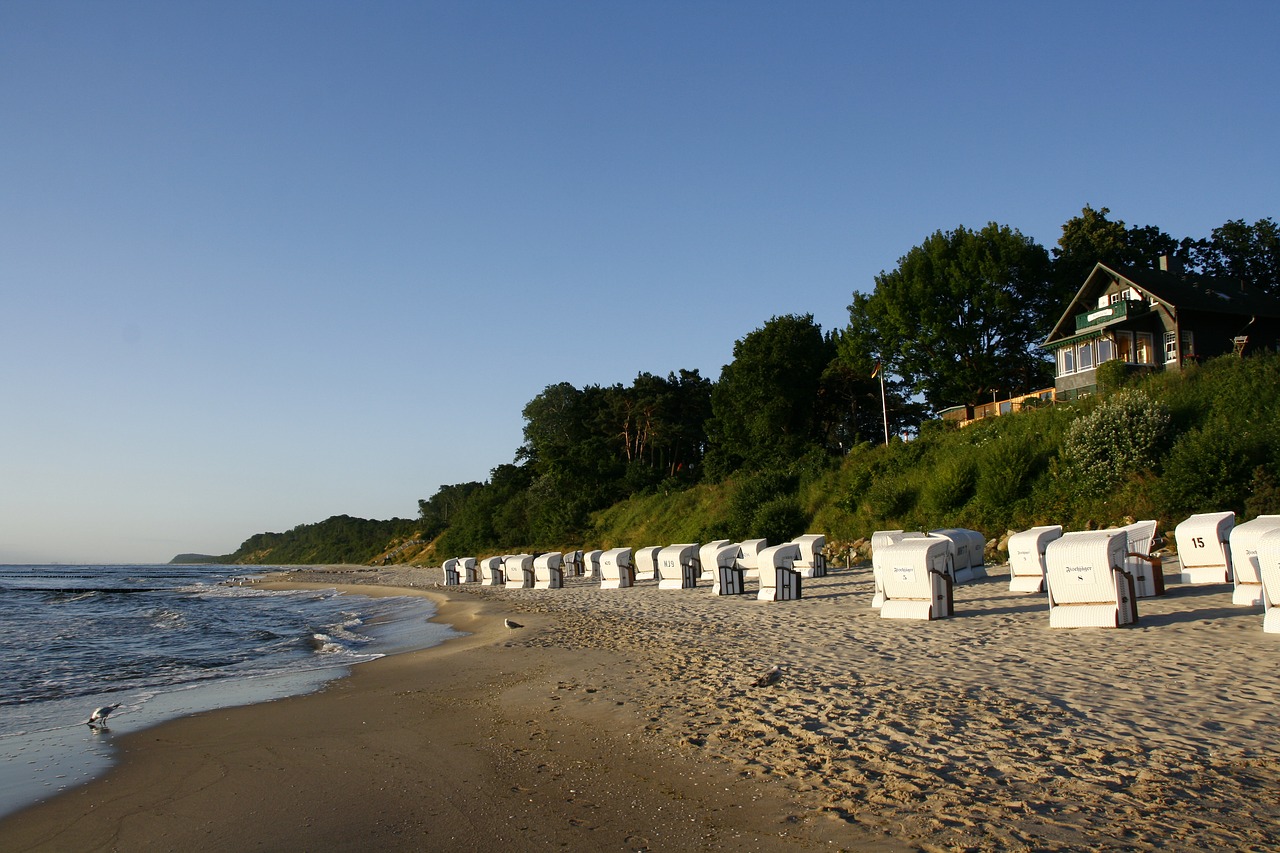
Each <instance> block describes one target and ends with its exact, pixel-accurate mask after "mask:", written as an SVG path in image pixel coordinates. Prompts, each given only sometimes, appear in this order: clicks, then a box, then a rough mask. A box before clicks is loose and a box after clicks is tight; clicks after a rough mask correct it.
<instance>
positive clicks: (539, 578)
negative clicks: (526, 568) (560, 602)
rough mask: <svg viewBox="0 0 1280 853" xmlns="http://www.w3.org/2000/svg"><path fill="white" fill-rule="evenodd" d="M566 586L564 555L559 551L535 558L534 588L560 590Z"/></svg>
mask: <svg viewBox="0 0 1280 853" xmlns="http://www.w3.org/2000/svg"><path fill="white" fill-rule="evenodd" d="M563 586H564V555H563V554H561V553H560V552H559V551H552V552H550V553H548V554H539V555H538V556H536V557H534V558H533V588H534V589H560V588H562V587H563Z"/></svg>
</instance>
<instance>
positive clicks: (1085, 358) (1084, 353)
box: [1080, 341, 1093, 370]
mask: <svg viewBox="0 0 1280 853" xmlns="http://www.w3.org/2000/svg"><path fill="white" fill-rule="evenodd" d="M1091 367H1093V341H1089V342H1088V343H1083V344H1081V345H1080V369H1081V370H1088V369H1090V368H1091Z"/></svg>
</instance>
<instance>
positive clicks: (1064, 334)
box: [1043, 263, 1280, 346]
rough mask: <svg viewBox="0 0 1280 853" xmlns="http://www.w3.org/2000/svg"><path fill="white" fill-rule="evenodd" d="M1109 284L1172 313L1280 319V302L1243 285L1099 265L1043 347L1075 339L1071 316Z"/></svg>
mask: <svg viewBox="0 0 1280 853" xmlns="http://www.w3.org/2000/svg"><path fill="white" fill-rule="evenodd" d="M1112 282H1118V283H1120V284H1121V285H1122V286H1124V287H1130V286H1132V287H1134V288H1136V289H1137V290H1138V291H1139V292H1141V293H1144V294H1145V295H1147V296H1150V297H1151V298H1152V299H1153V300H1154V301H1156V302H1158V303H1160V304H1162V305H1164V306H1165V307H1166V308H1169V309H1170V310H1172V311H1174V312H1175V313H1176V312H1177V311H1178V310H1179V309H1184V310H1187V311H1197V312H1205V313H1211V314H1230V315H1237V316H1241V317H1270V318H1280V299H1277V298H1276V297H1274V296H1269V295H1267V294H1265V293H1262V292H1260V291H1258V290H1255V289H1254V288H1251V287H1248V286H1246V285H1245V284H1244V283H1243V282H1239V281H1232V280H1230V279H1225V278H1213V277H1210V276H1201V275H1185V274H1179V273H1174V272H1169V271H1167V270H1153V269H1140V268H1136V267H1122V266H1118V265H1117V266H1108V265H1106V264H1102V263H1099V264H1095V265H1094V268H1093V271H1092V272H1091V273H1089V276H1088V278H1086V279H1085V281H1084V284H1082V285H1081V286H1080V289H1079V290H1078V291H1076V295H1075V297H1074V298H1072V300H1071V302H1070V304H1069V305H1068V306H1067V310H1066V311H1064V312H1063V314H1062V317H1061V318H1059V320H1058V322H1057V324H1056V325H1055V326H1054V327H1053V331H1051V332H1050V333H1049V335H1048V337H1046V338H1045V340H1044V344H1043V346H1049V345H1053V344H1062V343H1066V342H1067V341H1066V339H1068V338H1075V337H1077V336H1076V330H1075V319H1074V318H1075V316H1076V315H1077V314H1080V313H1082V312H1084V311H1088V310H1089V309H1090V308H1092V307H1094V304H1095V300H1096V299H1097V298H1098V296H1099V295H1100V294H1102V293H1103V292H1104V291H1105V290H1106V289H1107V288H1108V287H1109V286H1110V285H1111V284H1112Z"/></svg>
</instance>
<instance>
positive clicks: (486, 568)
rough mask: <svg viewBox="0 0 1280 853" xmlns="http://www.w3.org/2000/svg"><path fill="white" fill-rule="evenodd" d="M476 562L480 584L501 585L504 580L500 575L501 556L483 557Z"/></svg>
mask: <svg viewBox="0 0 1280 853" xmlns="http://www.w3.org/2000/svg"><path fill="white" fill-rule="evenodd" d="M478 562H479V564H480V584H481V586H502V585H503V584H504V583H505V582H506V579H505V578H504V577H503V575H502V558H501V557H484V558H483V559H481V560H479V561H478Z"/></svg>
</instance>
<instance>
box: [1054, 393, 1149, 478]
mask: <svg viewBox="0 0 1280 853" xmlns="http://www.w3.org/2000/svg"><path fill="white" fill-rule="evenodd" d="M1169 427H1170V417H1169V411H1168V409H1167V408H1166V407H1165V406H1164V405H1162V404H1161V403H1157V402H1155V401H1154V400H1152V399H1151V398H1150V397H1148V396H1147V395H1146V394H1144V393H1142V392H1141V391H1134V390H1129V391H1121V392H1119V393H1117V394H1114V395H1112V396H1110V397H1108V398H1106V399H1105V400H1103V401H1102V402H1101V403H1100V404H1098V406H1097V407H1096V408H1095V409H1094V410H1093V411H1092V412H1090V413H1089V414H1087V415H1084V416H1083V417H1080V418H1077V419H1076V420H1075V422H1073V423H1072V424H1071V426H1070V427H1069V428H1068V429H1067V436H1066V440H1065V441H1064V442H1063V446H1062V454H1063V457H1064V458H1065V459H1066V460H1067V461H1068V462H1069V463H1070V467H1071V476H1073V477H1075V478H1076V479H1077V484H1078V486H1079V487H1080V488H1081V489H1084V490H1088V491H1093V490H1099V489H1105V488H1107V487H1109V486H1112V485H1114V484H1115V483H1118V482H1120V480H1121V479H1122V478H1123V477H1124V476H1125V475H1126V474H1130V473H1132V472H1134V471H1141V470H1143V469H1145V468H1150V467H1151V466H1153V465H1154V464H1155V461H1156V458H1157V455H1158V453H1159V452H1160V448H1161V445H1162V443H1163V442H1164V441H1166V440H1167V437H1168V434H1169Z"/></svg>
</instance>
